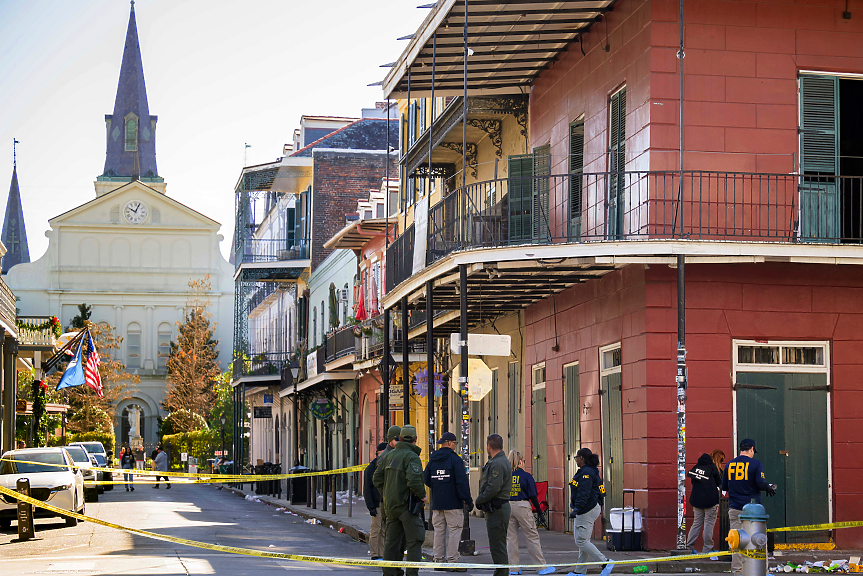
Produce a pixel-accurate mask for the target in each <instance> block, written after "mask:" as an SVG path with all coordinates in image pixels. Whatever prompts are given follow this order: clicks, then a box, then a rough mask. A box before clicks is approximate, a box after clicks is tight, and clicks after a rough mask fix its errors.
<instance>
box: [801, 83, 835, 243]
mask: <svg viewBox="0 0 863 576" xmlns="http://www.w3.org/2000/svg"><path fill="white" fill-rule="evenodd" d="M800 170H801V173H802V174H803V177H802V178H801V183H800V238H801V240H803V241H804V242H806V241H819V242H823V241H825V240H827V241H833V242H838V241H839V238H840V236H841V228H840V222H839V217H840V208H839V194H838V191H837V187H836V180H835V178H832V176H836V175H837V174H838V173H839V79H838V78H835V77H833V76H801V78H800Z"/></svg>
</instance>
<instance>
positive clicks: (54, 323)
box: [15, 316, 63, 338]
mask: <svg viewBox="0 0 863 576" xmlns="http://www.w3.org/2000/svg"><path fill="white" fill-rule="evenodd" d="M15 324H16V326H18V329H19V330H33V331H35V332H41V331H42V330H51V332H53V333H54V337H55V338H59V337H60V336H62V335H63V327H62V326H61V325H60V321H59V320H58V319H57V317H56V316H51V317H50V318H48V319H47V320H45V321H44V322H42V323H41V324H34V323H32V322H25V321H23V320H16V321H15Z"/></svg>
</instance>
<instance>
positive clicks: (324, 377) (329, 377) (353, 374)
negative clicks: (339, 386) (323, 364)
mask: <svg viewBox="0 0 863 576" xmlns="http://www.w3.org/2000/svg"><path fill="white" fill-rule="evenodd" d="M359 376H360V373H359V371H358V370H343V371H338V372H324V373H323V374H318V375H317V376H313V377H311V378H309V379H308V380H303V381H302V382H300V383H299V384H297V392H302V391H303V390H305V389H307V388H311V387H312V386H315V385H316V384H320V383H321V382H332V381H334V380H336V381H341V380H356V379H357V378H359ZM293 393H294V387H293V386H288V387H287V388H285V389H284V390H282V391H281V392H279V397H281V398H284V397H285V396H290V395H291V394H293Z"/></svg>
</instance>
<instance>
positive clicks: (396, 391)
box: [390, 384, 405, 408]
mask: <svg viewBox="0 0 863 576" xmlns="http://www.w3.org/2000/svg"><path fill="white" fill-rule="evenodd" d="M404 404H405V395H404V388H402V385H401V384H390V408H401V407H402V406H404Z"/></svg>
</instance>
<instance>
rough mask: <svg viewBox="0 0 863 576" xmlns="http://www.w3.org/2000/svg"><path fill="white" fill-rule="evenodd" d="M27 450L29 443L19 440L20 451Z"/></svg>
mask: <svg viewBox="0 0 863 576" xmlns="http://www.w3.org/2000/svg"><path fill="white" fill-rule="evenodd" d="M25 448H27V443H26V442H24V441H23V440H18V450H24V449H25Z"/></svg>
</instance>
